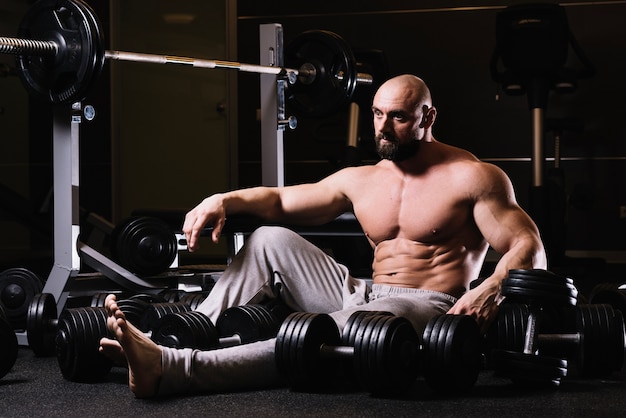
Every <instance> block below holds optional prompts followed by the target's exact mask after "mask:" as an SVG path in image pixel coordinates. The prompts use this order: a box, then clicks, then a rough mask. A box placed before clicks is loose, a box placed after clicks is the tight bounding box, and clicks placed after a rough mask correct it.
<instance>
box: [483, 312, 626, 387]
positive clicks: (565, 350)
mask: <svg viewBox="0 0 626 418" xmlns="http://www.w3.org/2000/svg"><path fill="white" fill-rule="evenodd" d="M527 316H528V307H527V306H525V305H520V304H503V305H502V306H501V312H500V313H499V315H498V319H497V320H496V322H495V324H494V327H495V328H496V330H493V331H492V330H490V332H489V333H488V335H491V336H492V337H491V338H492V339H494V340H496V341H493V342H492V346H494V347H498V348H500V349H506V350H512V351H521V350H522V349H523V347H524V336H525V334H526V323H525V318H527ZM572 317H573V318H571V320H569V321H566V322H568V323H567V324H563V326H562V328H561V331H552V332H546V331H545V330H538V331H537V334H536V336H535V339H536V344H535V346H536V351H537V352H538V353H541V354H548V355H552V356H553V355H557V356H562V357H564V358H567V359H568V360H571V361H573V362H574V363H575V364H576V366H577V370H578V372H579V373H580V375H582V376H583V377H601V376H608V375H610V374H612V373H614V372H616V371H619V370H621V368H622V366H623V362H624V350H625V338H624V318H623V315H622V313H621V312H620V311H618V310H614V309H613V307H611V306H610V305H605V304H587V305H579V306H577V307H575V308H574V309H573V314H572ZM494 336H496V337H494Z"/></svg>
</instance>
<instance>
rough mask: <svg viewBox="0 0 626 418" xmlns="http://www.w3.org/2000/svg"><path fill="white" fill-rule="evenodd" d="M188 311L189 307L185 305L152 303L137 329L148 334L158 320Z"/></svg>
mask: <svg viewBox="0 0 626 418" xmlns="http://www.w3.org/2000/svg"><path fill="white" fill-rule="evenodd" d="M188 310H189V306H188V305H187V304H186V303H182V302H175V303H168V302H165V303H153V304H151V305H150V306H148V308H147V309H146V311H145V313H144V315H143V317H142V318H141V321H139V325H137V327H138V328H139V329H141V330H142V331H144V332H148V331H150V330H152V329H154V327H156V326H157V324H158V323H159V320H160V319H161V318H163V317H164V316H165V315H168V314H171V313H177V312H186V311H188Z"/></svg>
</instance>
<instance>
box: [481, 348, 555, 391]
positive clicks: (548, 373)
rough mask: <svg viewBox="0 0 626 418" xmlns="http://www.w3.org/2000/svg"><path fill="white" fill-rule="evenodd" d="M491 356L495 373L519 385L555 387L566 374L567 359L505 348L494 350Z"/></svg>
mask: <svg viewBox="0 0 626 418" xmlns="http://www.w3.org/2000/svg"><path fill="white" fill-rule="evenodd" d="M493 357H494V363H495V368H496V372H497V374H499V375H501V376H505V377H508V378H510V379H511V380H512V381H513V382H514V383H515V384H518V385H520V386H525V387H535V386H537V385H539V386H548V387H556V386H559V385H560V384H561V379H562V378H564V377H565V376H566V375H567V360H564V359H560V358H556V357H549V356H540V355H534V354H525V353H518V352H514V351H507V350H494V352H493Z"/></svg>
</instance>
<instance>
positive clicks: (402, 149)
mask: <svg viewBox="0 0 626 418" xmlns="http://www.w3.org/2000/svg"><path fill="white" fill-rule="evenodd" d="M383 138H384V136H382V135H377V136H376V138H375V140H376V151H377V152H378V156H379V157H380V158H382V159H384V160H389V161H393V162H400V161H404V160H406V159H408V158H410V157H412V156H414V155H415V154H416V153H417V150H418V149H419V146H420V141H418V140H416V139H414V140H413V141H411V142H409V143H408V144H400V143H398V142H397V141H389V142H386V143H384V144H383V143H382V141H381V139H383Z"/></svg>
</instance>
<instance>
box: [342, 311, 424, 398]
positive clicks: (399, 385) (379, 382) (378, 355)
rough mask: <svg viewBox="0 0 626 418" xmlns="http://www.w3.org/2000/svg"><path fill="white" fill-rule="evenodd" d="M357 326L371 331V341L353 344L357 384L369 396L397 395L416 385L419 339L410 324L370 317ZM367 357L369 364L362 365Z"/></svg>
mask: <svg viewBox="0 0 626 418" xmlns="http://www.w3.org/2000/svg"><path fill="white" fill-rule="evenodd" d="M360 326H362V327H367V328H370V329H371V332H370V336H371V337H370V339H369V341H368V340H367V339H362V340H360V341H358V342H357V341H355V345H354V356H355V361H354V364H355V365H357V366H358V367H357V368H356V369H355V372H356V375H357V379H358V380H359V383H360V384H361V385H362V386H363V387H364V388H365V389H366V390H367V391H369V392H370V393H374V394H390V393H393V394H398V393H400V392H403V391H405V390H406V389H407V388H408V387H409V386H410V385H411V383H413V382H414V381H415V378H416V377H417V373H418V369H419V361H418V350H419V337H418V335H417V333H416V332H415V329H414V328H413V326H412V324H411V323H410V321H409V320H407V319H406V318H402V317H396V316H390V315H370V316H367V317H364V318H363V321H362V322H361V324H360ZM363 355H367V357H368V360H367V361H366V362H365V361H361V359H360V358H361V357H362V356H363Z"/></svg>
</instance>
